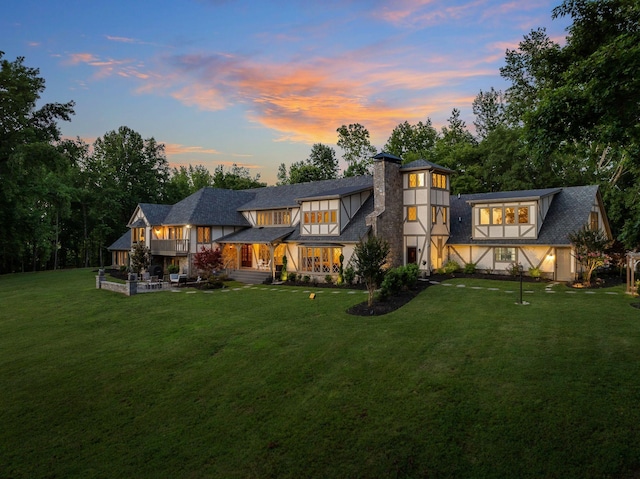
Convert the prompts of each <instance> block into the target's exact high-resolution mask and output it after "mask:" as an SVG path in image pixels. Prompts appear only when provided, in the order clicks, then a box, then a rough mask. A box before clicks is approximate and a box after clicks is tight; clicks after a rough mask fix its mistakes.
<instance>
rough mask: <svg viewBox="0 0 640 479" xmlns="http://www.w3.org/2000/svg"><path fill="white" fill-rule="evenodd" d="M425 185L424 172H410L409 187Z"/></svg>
mask: <svg viewBox="0 0 640 479" xmlns="http://www.w3.org/2000/svg"><path fill="white" fill-rule="evenodd" d="M422 187H424V173H409V188H422Z"/></svg>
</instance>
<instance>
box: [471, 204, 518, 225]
mask: <svg viewBox="0 0 640 479" xmlns="http://www.w3.org/2000/svg"><path fill="white" fill-rule="evenodd" d="M516 212H517V213H518V216H517V217H516ZM516 220H517V222H516ZM480 224H481V225H501V224H507V225H514V224H521V225H522V224H529V207H528V206H518V207H515V206H507V207H502V206H499V207H493V208H480Z"/></svg>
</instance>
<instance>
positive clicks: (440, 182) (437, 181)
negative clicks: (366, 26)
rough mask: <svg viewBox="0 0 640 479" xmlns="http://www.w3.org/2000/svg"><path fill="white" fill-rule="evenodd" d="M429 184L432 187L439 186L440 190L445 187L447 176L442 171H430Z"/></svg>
mask: <svg viewBox="0 0 640 479" xmlns="http://www.w3.org/2000/svg"><path fill="white" fill-rule="evenodd" d="M431 186H433V187H434V188H440V189H442V190H446V189H447V177H446V176H445V175H443V174H442V173H431Z"/></svg>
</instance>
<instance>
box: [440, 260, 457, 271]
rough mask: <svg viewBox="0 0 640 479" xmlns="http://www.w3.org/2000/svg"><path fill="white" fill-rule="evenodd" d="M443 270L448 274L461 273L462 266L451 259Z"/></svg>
mask: <svg viewBox="0 0 640 479" xmlns="http://www.w3.org/2000/svg"><path fill="white" fill-rule="evenodd" d="M443 270H444V272H445V273H446V274H452V273H456V272H458V271H460V264H459V263H458V262H457V261H456V260H453V259H450V260H449V261H447V262H446V263H445V264H444V266H443Z"/></svg>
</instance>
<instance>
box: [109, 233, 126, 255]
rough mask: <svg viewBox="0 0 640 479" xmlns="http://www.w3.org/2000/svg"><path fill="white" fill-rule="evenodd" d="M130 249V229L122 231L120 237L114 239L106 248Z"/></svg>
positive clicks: (115, 249)
mask: <svg viewBox="0 0 640 479" xmlns="http://www.w3.org/2000/svg"><path fill="white" fill-rule="evenodd" d="M130 249H131V231H130V230H128V231H127V232H125V233H123V234H122V236H120V238H118V239H117V240H115V241H114V242H113V244H112V245H111V246H109V247H108V248H107V250H109V251H129V250H130Z"/></svg>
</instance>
